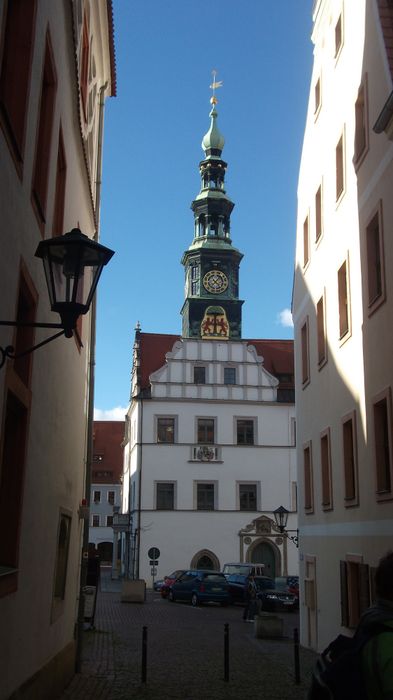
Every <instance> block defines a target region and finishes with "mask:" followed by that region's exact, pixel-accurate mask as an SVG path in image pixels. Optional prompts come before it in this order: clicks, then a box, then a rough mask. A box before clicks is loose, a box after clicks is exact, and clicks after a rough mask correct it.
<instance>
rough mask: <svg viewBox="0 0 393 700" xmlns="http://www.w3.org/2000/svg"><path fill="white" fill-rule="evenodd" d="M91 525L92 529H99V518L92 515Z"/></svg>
mask: <svg viewBox="0 0 393 700" xmlns="http://www.w3.org/2000/svg"><path fill="white" fill-rule="evenodd" d="M91 524H92V527H100V516H99V515H93V517H92V521H91Z"/></svg>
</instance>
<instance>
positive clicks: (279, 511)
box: [273, 506, 299, 547]
mask: <svg viewBox="0 0 393 700" xmlns="http://www.w3.org/2000/svg"><path fill="white" fill-rule="evenodd" d="M273 515H274V520H275V523H276V526H277V528H278V530H279V531H280V532H281V534H282V535H286V536H287V538H288V539H289V540H291V541H292V542H294V544H295V545H296V547H299V530H287V522H288V515H289V510H287V509H286V508H284V506H279V507H278V508H276V510H274V511H273ZM289 532H296V535H289V534H288V533H289Z"/></svg>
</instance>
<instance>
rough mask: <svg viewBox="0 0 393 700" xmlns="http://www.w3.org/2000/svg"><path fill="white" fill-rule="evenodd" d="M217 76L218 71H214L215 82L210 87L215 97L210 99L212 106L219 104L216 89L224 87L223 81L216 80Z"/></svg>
mask: <svg viewBox="0 0 393 700" xmlns="http://www.w3.org/2000/svg"><path fill="white" fill-rule="evenodd" d="M216 75H217V71H216V70H212V76H213V82H212V84H211V85H210V88H211V89H212V90H213V95H212V96H211V98H210V102H211V104H212V105H216V104H217V102H218V100H217V97H216V89H217V88H220V87H222V86H223V82H222V80H216Z"/></svg>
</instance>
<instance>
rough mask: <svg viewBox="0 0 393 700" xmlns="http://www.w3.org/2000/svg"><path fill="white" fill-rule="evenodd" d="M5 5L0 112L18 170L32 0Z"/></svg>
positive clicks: (14, 0)
mask: <svg viewBox="0 0 393 700" xmlns="http://www.w3.org/2000/svg"><path fill="white" fill-rule="evenodd" d="M6 7H7V10H6V12H7V15H6V17H5V24H4V34H3V56H2V62H1V73H0V115H1V124H2V126H3V129H4V133H5V135H6V137H7V140H8V144H9V146H10V148H11V150H12V154H13V157H14V159H15V162H16V164H17V167H18V172H19V174H21V166H22V163H23V152H24V141H25V128H26V115H27V103H28V96H29V83H30V72H31V63H32V60H31V59H32V52H33V41H34V27H35V17H36V0H30V2H26V1H25V0H12V2H8V4H7V5H6ZM3 14H4V13H3Z"/></svg>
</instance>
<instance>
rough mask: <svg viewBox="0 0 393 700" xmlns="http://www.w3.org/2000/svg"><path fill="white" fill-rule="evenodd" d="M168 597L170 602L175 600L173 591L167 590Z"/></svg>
mask: <svg viewBox="0 0 393 700" xmlns="http://www.w3.org/2000/svg"><path fill="white" fill-rule="evenodd" d="M168 598H169V600H170V601H171V603H174V602H175V596H174V595H173V591H169V595H168Z"/></svg>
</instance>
